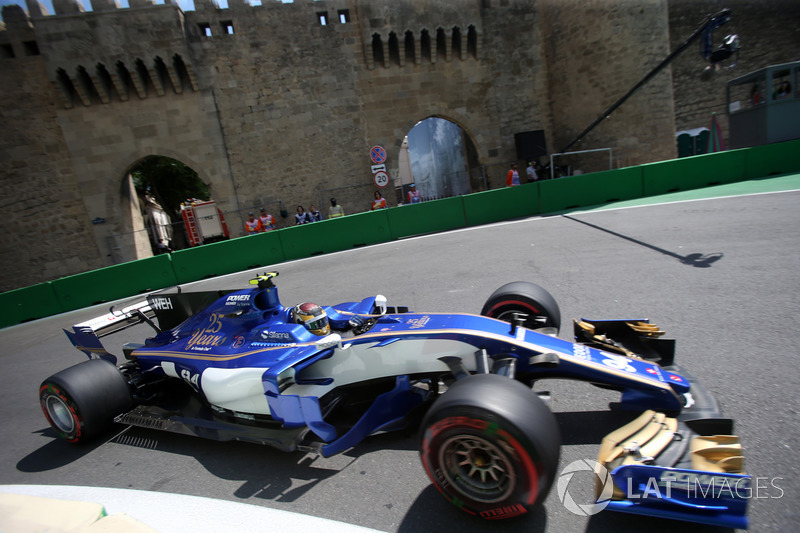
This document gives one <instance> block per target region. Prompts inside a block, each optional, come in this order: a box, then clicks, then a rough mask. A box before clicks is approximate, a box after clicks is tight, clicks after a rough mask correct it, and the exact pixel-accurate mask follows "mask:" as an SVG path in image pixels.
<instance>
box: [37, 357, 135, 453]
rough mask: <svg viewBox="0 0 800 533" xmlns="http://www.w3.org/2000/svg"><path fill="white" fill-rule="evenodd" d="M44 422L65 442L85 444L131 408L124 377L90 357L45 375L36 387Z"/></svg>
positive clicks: (114, 369) (112, 366)
mask: <svg viewBox="0 0 800 533" xmlns="http://www.w3.org/2000/svg"><path fill="white" fill-rule="evenodd" d="M39 402H40V403H41V406H42V411H44V416H45V417H46V418H47V421H48V422H49V423H50V425H51V426H52V427H53V429H54V430H55V431H56V433H58V436H59V437H60V438H62V439H64V440H66V441H67V442H73V443H86V442H89V441H90V440H92V439H93V438H95V437H97V436H98V435H100V434H102V433H103V432H105V431H107V430H108V429H109V428H110V427H111V425H112V424H113V422H114V417H116V416H117V415H120V414H122V413H125V412H127V411H129V410H130V409H131V408H132V407H133V398H132V397H131V393H130V389H129V387H128V383H127V380H126V379H125V376H123V375H122V372H120V371H119V369H117V367H116V366H114V365H113V364H111V363H109V362H108V361H105V360H103V359H92V360H90V361H85V362H83V363H80V364H77V365H75V366H72V367H69V368H67V369H65V370H62V371H61V372H59V373H57V374H53V375H52V376H50V377H49V378H47V379H46V380H45V381H44V382H43V383H42V385H41V386H40V387H39Z"/></svg>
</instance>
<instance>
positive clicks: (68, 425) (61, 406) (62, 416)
mask: <svg viewBox="0 0 800 533" xmlns="http://www.w3.org/2000/svg"><path fill="white" fill-rule="evenodd" d="M45 407H47V414H49V415H50V420H52V421H53V424H54V425H55V426H56V427H57V428H58V430H59V431H61V432H63V433H66V434H70V433H72V431H73V430H74V429H75V419H74V418H73V416H72V411H70V409H69V406H67V404H66V403H64V400H62V399H61V398H59V397H58V396H48V397H47V400H46V401H45Z"/></svg>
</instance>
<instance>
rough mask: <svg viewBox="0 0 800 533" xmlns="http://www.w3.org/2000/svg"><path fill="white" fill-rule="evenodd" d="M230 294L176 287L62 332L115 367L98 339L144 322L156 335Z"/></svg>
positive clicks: (78, 346) (73, 341)
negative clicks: (189, 290)
mask: <svg viewBox="0 0 800 533" xmlns="http://www.w3.org/2000/svg"><path fill="white" fill-rule="evenodd" d="M231 292H233V290H214V291H198V292H183V291H182V290H181V288H180V287H175V288H171V289H167V290H164V291H159V292H155V293H152V294H149V295H147V297H146V298H145V299H144V300H141V301H138V302H136V303H134V304H131V305H129V306H127V307H123V308H122V309H117V308H116V307H112V308H111V309H109V312H108V313H106V314H105V315H101V316H98V317H96V318H92V319H90V320H87V321H86V322H81V323H80V324H76V325H74V326H72V331H67V330H64V333H66V334H67V337H68V338H69V340H70V342H72V344H74V345H75V347H76V348H78V350H80V351H82V352H83V353H85V354H86V355H87V356H88V357H89V359H95V358H98V357H99V358H102V359H105V360H107V361H109V362H111V363H114V364H116V362H117V358H116V356H114V355H112V354H111V353H109V352H108V351H107V350H106V349H105V347H103V343H101V342H100V338H101V337H105V336H106V335H111V334H113V333H117V332H119V331H122V330H124V329H127V328H129V327H131V326H136V325H138V324H141V323H143V322H146V323H147V324H149V325H150V327H152V328H153V329H154V330H155V331H156V333H160V332H161V331H162V330H168V329H172V328H174V327H175V326H177V325H178V324H180V323H182V322H183V321H184V320H186V319H187V318H189V317H190V316H192V315H193V314H195V313H197V312H198V311H199V310H201V309H204V308H205V307H206V306H208V305H209V304H210V303H212V302H213V301H214V300H216V299H217V298H220V297H222V296H224V295H226V294H228V293H231ZM153 319H155V320H156V321H155V322H154V321H153Z"/></svg>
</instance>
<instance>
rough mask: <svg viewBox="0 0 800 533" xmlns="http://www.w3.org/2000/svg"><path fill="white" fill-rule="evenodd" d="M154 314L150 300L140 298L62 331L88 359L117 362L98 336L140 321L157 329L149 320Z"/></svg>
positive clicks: (114, 331)
mask: <svg viewBox="0 0 800 533" xmlns="http://www.w3.org/2000/svg"><path fill="white" fill-rule="evenodd" d="M154 316H155V310H154V309H153V308H152V307H151V304H150V302H149V301H148V300H142V301H140V302H136V303H135V304H133V305H129V306H128V307H124V308H122V309H119V310H117V309H116V308H114V307H112V308H111V309H110V310H109V312H108V313H106V314H105V315H102V316H99V317H96V318H92V319H90V320H87V321H86V322H81V323H80V324H75V325H74V326H72V331H67V330H64V333H66V334H67V338H69V340H70V342H72V344H74V345H75V347H76V348H77V349H78V350H80V351H82V352H83V353H85V354H86V355H87V356H88V357H89V359H95V358H101V359H105V360H106V361H109V362H110V363H113V364H117V358H116V356H114V355H112V354H111V353H109V352H108V350H106V349H105V347H104V346H103V343H102V342H100V337H105V336H106V335H111V334H112V333H117V332H118V331H122V330H124V329H127V328H129V327H131V326H135V325H137V324H141V323H142V322H147V323H148V324H150V325H151V326H153V327H154V328H156V330H158V328H157V327H156V326H155V324H153V322H152V320H151V319H152V318H153V317H154Z"/></svg>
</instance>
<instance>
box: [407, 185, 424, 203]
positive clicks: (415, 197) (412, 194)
mask: <svg viewBox="0 0 800 533" xmlns="http://www.w3.org/2000/svg"><path fill="white" fill-rule="evenodd" d="M421 201H422V195H420V193H419V191H418V190H417V186H416V185H414V184H413V183H412V184H411V186H410V188H409V189H408V203H410V204H418V203H420V202H421Z"/></svg>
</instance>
